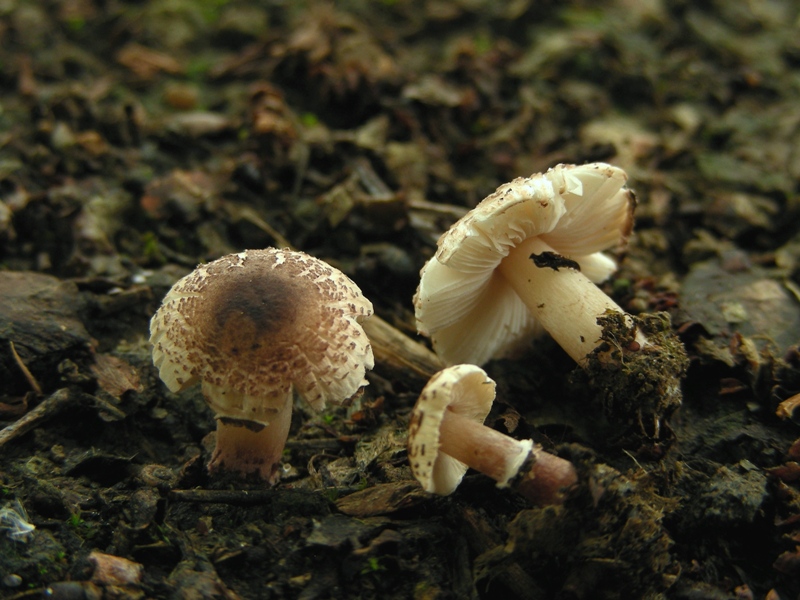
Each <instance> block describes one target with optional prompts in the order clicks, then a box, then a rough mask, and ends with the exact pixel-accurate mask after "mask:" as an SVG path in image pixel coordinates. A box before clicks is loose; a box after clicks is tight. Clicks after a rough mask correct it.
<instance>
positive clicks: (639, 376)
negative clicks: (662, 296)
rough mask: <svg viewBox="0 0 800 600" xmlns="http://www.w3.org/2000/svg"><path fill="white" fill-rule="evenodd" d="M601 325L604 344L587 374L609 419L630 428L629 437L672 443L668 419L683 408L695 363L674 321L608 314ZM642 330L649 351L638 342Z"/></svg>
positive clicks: (592, 358) (591, 357)
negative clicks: (691, 364) (690, 368)
mask: <svg viewBox="0 0 800 600" xmlns="http://www.w3.org/2000/svg"><path fill="white" fill-rule="evenodd" d="M597 322H598V323H599V324H600V325H601V326H602V328H603V333H602V340H603V341H602V343H601V344H600V345H599V346H598V347H597V348H596V349H595V351H594V352H593V353H592V354H590V355H589V357H588V361H587V364H586V367H585V371H586V374H587V375H588V377H589V380H590V383H591V385H592V387H593V389H595V390H596V391H597V392H598V393H599V395H600V398H601V400H602V403H603V407H604V409H605V411H606V413H607V415H608V417H609V419H610V420H611V421H612V422H614V423H619V424H621V425H623V426H625V428H626V429H625V431H624V433H623V437H624V436H626V435H631V436H633V437H635V438H638V439H639V441H642V440H649V441H651V442H655V443H659V444H661V443H670V442H671V440H672V437H673V435H672V432H671V429H670V428H669V424H668V419H669V417H670V416H671V415H672V413H673V412H674V411H675V409H676V408H678V407H679V406H680V405H681V401H682V397H683V394H682V391H681V380H682V379H683V377H684V376H685V374H686V369H687V367H688V365H689V360H688V358H687V356H686V350H685V349H684V347H683V344H682V343H681V341H680V340H679V339H678V337H677V336H676V335H675V334H674V333H673V332H672V326H671V323H670V318H669V315H668V314H667V313H654V314H642V315H640V316H635V317H631V316H630V315H625V314H623V313H618V312H612V311H608V312H607V313H606V314H605V315H603V316H602V317H599V318H598V319H597ZM637 330H640V331H641V332H642V333H643V334H644V335H645V336H646V338H647V340H648V342H649V343H648V344H647V345H645V346H644V347H640V345H639V343H637V342H636V333H637Z"/></svg>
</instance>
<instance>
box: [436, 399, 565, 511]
mask: <svg viewBox="0 0 800 600" xmlns="http://www.w3.org/2000/svg"><path fill="white" fill-rule="evenodd" d="M530 448H531V446H530V440H525V441H519V440H515V439H514V438H512V437H510V436H507V435H504V434H502V433H500V432H499V431H495V430H494V429H492V428H491V427H487V426H486V425H482V424H481V423H477V422H475V421H473V420H472V419H470V418H468V417H465V416H463V415H460V414H458V413H456V412H454V411H451V410H446V411H445V413H444V416H443V417H442V421H441V424H440V425H439V451H440V452H444V453H445V454H447V455H449V456H452V457H453V458H455V459H457V460H460V461H461V462H463V463H464V464H465V465H467V466H468V467H471V468H473V469H475V470H476V471H478V472H479V473H483V474H484V475H488V476H489V477H491V478H492V479H494V480H495V481H497V482H499V483H500V484H501V485H505V484H507V483H509V481H510V480H514V481H512V486H513V487H514V489H515V490H516V491H517V492H519V493H520V494H522V495H523V496H525V497H526V498H527V499H528V500H530V501H531V502H533V503H534V504H537V505H545V504H560V503H561V502H563V500H564V491H565V490H566V489H568V488H570V487H572V486H573V485H575V484H576V483H577V481H578V474H577V472H576V471H575V467H574V466H573V465H572V463H571V462H569V461H568V460H565V459H563V458H559V457H558V456H555V455H553V454H549V453H548V452H545V451H544V450H542V449H541V448H538V447H536V448H533V450H530ZM530 454H533V458H534V461H533V464H532V465H531V466H530V467H529V468H527V471H521V468H522V467H523V466H524V465H525V463H526V461H527V459H528V458H529V455H530ZM517 476H520V477H519V479H515V478H517Z"/></svg>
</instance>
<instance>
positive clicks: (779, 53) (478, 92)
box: [0, 0, 800, 600]
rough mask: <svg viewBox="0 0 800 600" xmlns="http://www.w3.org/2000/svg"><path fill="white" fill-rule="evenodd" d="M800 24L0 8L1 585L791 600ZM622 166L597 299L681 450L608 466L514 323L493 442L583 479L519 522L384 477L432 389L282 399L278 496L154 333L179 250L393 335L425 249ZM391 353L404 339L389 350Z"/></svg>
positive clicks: (387, 378) (772, 6)
mask: <svg viewBox="0 0 800 600" xmlns="http://www.w3.org/2000/svg"><path fill="white" fill-rule="evenodd" d="M799 19H800V6H798V4H797V2H792V1H791V0H762V1H760V2H754V1H753V2H728V1H723V0H707V1H703V2H688V1H686V0H648V1H645V2H641V1H637V0H608V1H603V2H597V3H592V2H582V1H568V2H549V1H545V2H534V1H532V0H513V1H511V2H491V1H489V0H417V1H414V0H382V1H377V2H376V1H373V2H368V1H367V0H349V1H342V2H337V3H324V2H306V1H297V2H288V1H285V0H274V1H273V0H263V1H261V2H248V1H244V0H158V1H157V0H137V1H134V0H129V1H125V0H103V1H101V0H61V1H58V2H55V1H46V0H4V1H2V2H0V597H3V598H39V597H47V598H52V599H53V600H67V599H69V600H72V599H75V598H86V599H95V598H124V599H139V598H187V599H189V598H225V599H234V598H243V599H249V598H267V599H268V598H301V599H304V600H313V599H315V598H382V599H389V598H397V599H400V598H415V599H417V600H434V599H445V598H459V599H461V598H475V599H477V598H487V599H488V598H524V599H531V600H537V599H545V598H556V597H557V598H575V599H582V598H585V599H595V598H600V599H605V598H608V599H611V598H622V599H624V598H676V599H686V600H689V599H697V598H703V599H706V598H708V599H718V598H719V599H724V598H731V599H733V598H737V599H739V598H741V599H746V598H759V599H761V598H769V599H770V600H778V599H782V600H789V599H797V598H798V597H800V464H798V463H800V439H799V438H800V414H798V413H800V411H794V406H795V405H796V404H799V403H800V400H798V398H797V394H798V393H800V346H798V343H800V233H799V232H800V195H799V193H798V192H799V190H800V187H799V186H798V182H800V103H798V102H797V98H798V96H799V95H800V36H798V35H797V29H798V23H800V21H799ZM592 161H604V162H609V163H612V164H614V165H617V166H620V167H622V168H623V169H625V170H626V172H627V173H628V176H629V185H630V187H631V188H632V189H633V190H635V192H636V196H637V198H638V207H637V211H636V225H635V229H634V233H633V236H632V237H631V240H630V244H629V246H628V248H627V251H626V253H625V254H624V256H620V257H619V259H620V268H619V270H618V271H617V272H616V273H615V275H614V276H613V277H612V278H611V280H610V281H608V282H606V283H604V284H603V285H602V287H603V289H604V290H605V291H606V292H607V293H609V294H610V295H611V296H612V297H613V298H614V299H615V300H616V301H617V302H618V303H619V304H620V305H621V306H622V307H623V308H625V310H627V311H629V312H631V313H634V314H639V313H649V312H656V311H666V312H667V313H668V314H669V315H670V317H671V322H672V328H673V331H674V333H675V334H676V335H677V336H679V338H680V340H681V341H682V343H683V344H684V345H685V347H686V351H687V353H688V356H689V359H690V365H689V368H688V373H687V375H686V377H685V380H684V381H683V405H682V407H681V408H680V409H678V410H677V411H676V413H675V414H674V415H673V416H672V419H671V429H672V431H673V433H674V440H672V443H671V444H668V445H664V446H663V447H660V448H657V449H653V448H646V447H637V446H635V445H634V446H631V445H626V444H619V443H616V442H617V441H618V438H619V436H618V435H616V434H617V433H618V428H619V424H618V423H614V422H613V421H612V420H609V419H606V418H605V417H604V413H603V408H602V406H601V402H600V401H599V400H598V392H597V391H596V390H594V391H593V390H592V389H591V388H589V387H587V385H586V382H585V378H581V376H580V373H576V366H575V364H574V362H573V361H572V360H571V359H570V358H569V357H568V356H567V355H566V354H565V353H563V352H562V351H561V350H560V349H559V348H558V347H557V346H556V345H555V344H554V343H553V342H552V341H551V340H549V339H546V338H542V339H540V340H537V343H536V344H535V345H532V346H531V348H530V349H529V350H528V351H526V352H525V353H524V354H523V355H521V356H515V357H513V358H507V359H503V360H495V361H492V362H490V363H489V364H487V365H486V367H485V368H486V370H487V372H488V373H489V374H490V376H491V377H492V378H493V379H495V380H496V381H497V389H498V398H497V402H496V403H495V407H494V409H493V411H492V413H491V414H490V416H489V419H488V420H487V424H489V425H491V426H493V427H495V428H496V429H498V430H500V431H502V432H504V433H507V434H509V435H512V436H514V437H517V438H533V439H534V440H535V441H536V442H537V443H539V444H542V446H543V447H544V448H545V449H547V450H549V451H552V452H556V453H558V454H559V455H560V456H563V457H566V458H569V459H570V460H572V461H573V462H574V463H575V464H576V465H577V466H578V468H579V472H580V474H581V482H580V485H579V489H578V490H576V491H575V493H574V494H573V495H572V496H571V497H569V498H568V499H567V501H566V502H565V503H564V504H563V505H560V506H555V507H553V506H551V507H534V506H531V505H530V504H528V503H527V502H526V501H525V500H524V499H523V498H521V497H520V496H518V495H516V494H514V493H513V492H512V491H509V490H504V489H497V488H496V487H495V486H494V484H493V482H492V481H489V480H488V479H487V478H486V477H484V476H482V475H480V474H477V473H474V472H470V473H469V474H468V475H467V476H466V477H465V479H464V481H463V482H462V484H461V486H460V487H459V488H458V489H457V490H456V492H455V493H454V494H452V495H450V496H445V497H441V496H434V495H429V494H427V493H425V492H424V491H422V489H421V488H420V487H419V485H418V484H417V483H416V482H415V481H414V479H413V477H412V474H411V471H410V468H409V466H408V461H407V454H406V432H407V428H408V422H409V415H410V412H411V408H412V407H413V405H414V402H415V401H416V398H417V396H418V394H419V392H420V390H421V389H422V387H423V385H424V384H425V381H426V377H427V376H428V375H429V374H430V373H428V372H426V371H425V370H424V369H418V370H414V369H411V368H409V369H406V370H404V369H402V368H398V364H399V363H398V362H393V361H391V360H384V359H382V358H381V357H379V359H378V361H377V364H376V366H375V369H374V370H373V371H372V372H371V373H369V374H368V376H367V378H368V380H369V385H368V386H367V387H366V389H365V392H364V394H363V396H361V397H360V398H359V399H358V400H357V401H356V402H354V403H353V404H352V405H351V406H349V407H347V406H341V407H338V406H329V407H327V408H326V409H324V410H323V411H322V412H319V413H317V412H315V411H313V410H311V409H310V408H308V407H306V406H304V405H303V404H302V403H301V402H298V403H297V406H296V410H295V414H294V417H293V422H292V429H291V433H290V437H289V443H288V445H287V450H286V452H285V455H284V459H285V465H284V468H283V469H282V477H281V479H280V481H279V482H278V483H277V485H275V486H274V487H269V486H267V485H266V484H265V483H263V482H259V481H256V480H253V479H246V480H241V479H239V478H237V477H235V476H234V475H233V474H230V473H227V474H224V473H223V474H222V475H214V476H210V475H209V474H208V473H207V470H206V467H205V465H206V463H207V462H208V459H209V452H210V448H211V447H213V432H214V429H215V421H214V418H213V414H212V413H211V411H210V409H209V408H208V407H207V406H206V404H205V402H204V399H203V397H202V395H201V393H200V391H199V389H193V390H191V391H187V392H186V393H183V394H178V395H176V394H172V393H170V392H169V391H168V390H167V389H166V387H165V386H164V384H163V383H162V382H161V381H160V380H159V378H158V373H157V371H156V370H155V368H154V367H153V365H152V360H151V355H150V347H149V343H148V323H149V319H150V317H151V316H152V315H153V313H154V312H155V310H156V309H157V308H158V306H159V304H160V302H161V299H162V298H163V297H164V295H165V294H166V292H167V290H168V289H169V288H170V287H171V286H172V285H173V284H174V283H175V282H176V281H177V280H178V279H179V278H180V277H182V276H183V275H185V274H187V273H188V272H190V271H191V270H192V269H194V268H195V267H196V265H197V264H199V263H202V262H206V261H209V260H213V259H215V258H218V257H220V256H222V255H225V254H229V253H232V252H239V251H241V250H244V249H247V248H265V247H269V246H281V247H282V246H291V247H293V248H296V249H299V250H303V251H305V252H307V253H310V254H312V255H314V256H316V257H318V258H321V259H323V260H326V261H328V262H330V263H331V264H332V265H334V266H336V267H337V268H339V269H341V270H342V271H344V272H345V273H346V274H347V275H349V276H350V277H351V278H352V279H353V280H354V281H355V282H356V283H357V284H358V285H359V286H360V287H361V289H362V290H363V291H364V293H365V295H366V296H367V297H368V298H369V299H370V300H371V301H372V303H373V305H374V307H375V312H376V314H377V315H379V316H380V317H381V318H382V319H383V320H385V321H386V322H388V323H390V324H391V325H393V326H394V327H395V328H396V329H397V330H398V331H399V332H401V333H403V334H404V335H405V336H407V338H408V339H407V342H408V344H409V345H410V347H413V344H427V341H426V340H425V339H424V338H422V337H420V336H418V335H417V334H416V328H415V321H414V312H413V311H414V307H413V302H412V297H413V295H414V292H415V290H416V287H417V284H418V281H419V271H420V268H421V267H422V266H423V265H424V264H425V262H426V261H427V260H428V259H429V258H430V257H431V256H432V255H433V253H434V252H435V249H436V240H437V239H438V237H439V235H440V234H441V233H442V232H443V231H444V230H446V229H447V227H449V226H450V225H451V224H452V223H453V222H454V221H455V220H457V219H458V218H459V217H460V216H462V215H463V214H464V213H465V212H466V211H467V210H469V209H470V208H472V207H474V206H475V205H476V204H477V203H478V202H479V201H480V200H481V199H483V198H484V197H486V196H487V195H488V194H490V193H491V192H492V191H493V190H494V189H495V188H496V187H497V186H498V185H500V184H502V183H504V182H507V181H510V180H511V179H513V178H515V177H518V176H528V175H531V174H533V173H539V172H543V171H545V170H546V169H548V168H550V167H552V166H555V165H556V164H559V163H586V162H592ZM398 352H401V350H400V349H398Z"/></svg>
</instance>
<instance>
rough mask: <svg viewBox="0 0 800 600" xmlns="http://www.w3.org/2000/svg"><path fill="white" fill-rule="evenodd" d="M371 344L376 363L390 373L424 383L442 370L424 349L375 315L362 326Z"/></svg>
mask: <svg viewBox="0 0 800 600" xmlns="http://www.w3.org/2000/svg"><path fill="white" fill-rule="evenodd" d="M361 325H362V327H364V331H365V332H366V334H367V336H368V337H369V341H370V342H371V343H372V351H373V352H374V353H375V362H377V363H378V364H380V365H382V366H384V367H388V368H390V369H392V370H396V371H401V372H403V373H405V374H406V375H408V374H413V375H416V376H418V377H420V378H422V379H424V380H425V381H427V380H428V379H429V378H430V377H431V375H433V374H434V373H436V372H437V371H439V370H440V369H441V368H442V366H443V365H442V362H441V361H440V360H439V357H438V356H436V354H434V353H433V352H432V351H431V350H429V349H428V347H427V346H425V345H423V344H421V343H419V342H417V341H414V340H413V339H411V338H410V337H409V336H407V335H406V334H404V333H403V332H402V331H400V330H399V329H396V328H395V327H393V326H392V325H390V324H389V323H387V322H386V321H384V320H383V319H381V318H380V317H379V316H377V315H372V316H371V317H370V318H369V319H366V320H365V321H364V322H363V323H362V324H361Z"/></svg>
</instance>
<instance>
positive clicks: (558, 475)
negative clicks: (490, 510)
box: [408, 365, 578, 505]
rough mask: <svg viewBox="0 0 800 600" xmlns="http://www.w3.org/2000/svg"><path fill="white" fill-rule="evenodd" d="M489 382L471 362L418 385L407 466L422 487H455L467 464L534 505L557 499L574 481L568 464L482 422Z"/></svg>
mask: <svg viewBox="0 0 800 600" xmlns="http://www.w3.org/2000/svg"><path fill="white" fill-rule="evenodd" d="M494 397H495V383H494V381H492V379H490V378H489V377H488V376H487V375H486V373H485V372H484V370H483V369H481V368H480V367H477V366H475V365H454V366H450V367H447V368H445V369H443V370H441V371H439V372H438V373H436V374H435V375H434V376H433V377H432V378H431V379H430V381H429V382H428V384H427V385H426V386H425V388H424V389H423V390H422V393H421V394H420V396H419V399H418V400H417V403H416V405H415V406H414V410H413V412H412V413H411V423H410V425H409V428H408V460H409V463H410V464H411V471H412V473H413V474H414V477H415V478H416V479H417V481H419V482H420V484H421V485H422V487H423V488H424V489H425V491H427V492H432V493H435V494H440V495H448V494H451V493H453V492H454V491H455V489H456V488H457V487H458V485H459V484H460V483H461V479H462V478H463V477H464V474H465V473H466V472H467V469H468V468H473V469H475V470H476V471H479V472H480V473H483V474H484V475H488V476H489V477H491V478H492V479H494V480H495V481H496V482H497V487H501V488H503V487H507V486H509V485H510V486H511V487H513V488H514V489H515V490H517V491H518V492H520V493H521V494H522V495H524V496H525V497H526V498H528V499H529V500H530V501H531V502H533V503H534V504H538V505H544V504H559V503H561V502H562V501H563V499H564V491H565V490H567V489H568V488H570V487H572V486H573V485H574V484H575V483H577V481H578V476H577V473H576V471H575V468H574V467H573V465H572V463H570V462H569V461H568V460H564V459H563V458H559V457H557V456H555V455H553V454H549V453H547V452H545V451H544V450H542V449H541V447H539V446H538V445H537V446H534V445H533V441H532V440H516V439H514V438H512V437H510V436H507V435H504V434H502V433H500V432H499V431H496V430H494V429H492V428H491V427H487V426H486V425H484V424H483V421H484V420H485V419H486V415H488V414H489V410H490V409H491V408H492V402H493V401H494Z"/></svg>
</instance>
